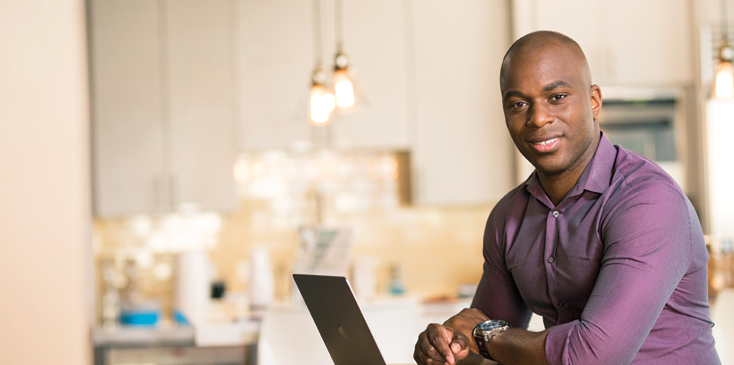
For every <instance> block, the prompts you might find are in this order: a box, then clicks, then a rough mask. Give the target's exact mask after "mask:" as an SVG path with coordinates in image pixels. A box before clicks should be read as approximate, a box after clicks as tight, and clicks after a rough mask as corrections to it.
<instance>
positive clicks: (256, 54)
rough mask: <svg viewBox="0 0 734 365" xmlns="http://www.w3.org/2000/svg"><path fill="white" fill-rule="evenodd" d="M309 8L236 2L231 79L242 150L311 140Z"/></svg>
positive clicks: (268, 0) (281, 0) (289, 1)
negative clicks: (234, 84) (232, 76)
mask: <svg viewBox="0 0 734 365" xmlns="http://www.w3.org/2000/svg"><path fill="white" fill-rule="evenodd" d="M312 7H313V6H312V2H311V1H293V0H239V1H238V2H237V9H236V11H237V24H236V32H235V43H236V49H237V53H236V57H235V60H236V61H235V67H236V68H235V69H236V74H235V78H236V80H237V83H238V90H237V100H238V101H239V103H240V104H239V105H240V107H239V108H238V112H237V120H238V123H239V137H240V138H239V140H240V143H239V146H240V147H241V148H243V149H247V150H255V149H264V148H286V147H288V146H289V145H291V143H293V142H294V141H298V140H310V139H311V126H310V124H309V120H308V114H307V111H308V109H307V107H308V92H309V88H310V82H311V72H312V71H313V67H314V61H313V59H314V57H313V47H312V44H313V43H312V40H313V35H312V30H311V29H312V28H311V19H312V16H311V9H312ZM324 61H327V60H324ZM324 66H327V63H326V62H325V63H324Z"/></svg>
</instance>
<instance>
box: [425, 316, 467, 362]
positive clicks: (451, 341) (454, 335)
mask: <svg viewBox="0 0 734 365" xmlns="http://www.w3.org/2000/svg"><path fill="white" fill-rule="evenodd" d="M470 343H471V340H470V339H469V338H468V337H466V336H465V335H464V334H462V333H461V332H458V331H455V330H454V329H453V328H451V327H445V326H442V325H440V324H438V323H431V324H429V325H428V327H426V330H425V331H423V332H422V333H421V334H420V335H419V336H418V342H416V344H415V351H414V352H413V359H415V361H416V363H418V365H445V364H449V365H453V364H456V362H457V361H460V360H463V359H464V358H466V357H467V355H469V347H470Z"/></svg>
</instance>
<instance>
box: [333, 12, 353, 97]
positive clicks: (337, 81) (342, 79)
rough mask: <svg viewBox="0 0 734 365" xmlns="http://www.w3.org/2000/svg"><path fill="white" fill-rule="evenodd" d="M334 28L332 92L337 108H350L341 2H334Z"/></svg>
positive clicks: (349, 86)
mask: <svg viewBox="0 0 734 365" xmlns="http://www.w3.org/2000/svg"><path fill="white" fill-rule="evenodd" d="M334 10H335V15H336V17H335V25H334V26H335V28H336V56H335V57H334V94H335V95H336V106H337V107H339V109H350V108H351V107H353V106H354V102H355V100H354V99H355V98H354V84H353V83H352V79H351V77H350V75H349V71H350V70H349V59H348V58H347V55H346V53H344V33H343V28H342V27H343V25H344V24H343V21H342V2H341V0H336V1H335V2H334Z"/></svg>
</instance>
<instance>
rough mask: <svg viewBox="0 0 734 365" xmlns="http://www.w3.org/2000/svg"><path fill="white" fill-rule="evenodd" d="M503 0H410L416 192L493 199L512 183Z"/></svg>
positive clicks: (424, 198)
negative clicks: (503, 83)
mask: <svg viewBox="0 0 734 365" xmlns="http://www.w3.org/2000/svg"><path fill="white" fill-rule="evenodd" d="M504 4H505V3H503V2H490V1H484V0H472V1H468V0H467V1H461V2H458V3H457V2H447V1H442V0H427V1H414V2H412V6H413V11H414V14H413V15H414V21H413V23H414V29H413V35H412V37H413V40H412V43H413V45H412V47H413V48H414V52H415V55H414V65H412V69H413V72H414V73H415V74H414V75H415V76H414V77H415V84H414V90H413V92H414V93H415V109H414V113H415V141H414V146H413V152H414V154H413V156H414V160H413V161H414V165H415V166H414V169H415V175H414V176H415V177H416V179H414V181H415V187H416V194H415V196H416V198H417V201H418V202H419V203H427V204H479V203H488V202H496V201H497V200H499V199H500V198H501V197H502V196H503V195H504V194H505V193H507V191H509V190H510V189H511V187H512V180H513V177H512V171H513V167H512V166H513V165H512V164H513V156H512V151H513V146H512V142H511V138H510V136H509V134H508V132H507V128H506V127H505V123H504V115H503V112H502V101H501V97H500V89H499V69H500V64H501V62H502V57H503V55H504V53H505V51H506V50H507V47H509V41H510V34H509V9H508V8H507V7H506V5H504Z"/></svg>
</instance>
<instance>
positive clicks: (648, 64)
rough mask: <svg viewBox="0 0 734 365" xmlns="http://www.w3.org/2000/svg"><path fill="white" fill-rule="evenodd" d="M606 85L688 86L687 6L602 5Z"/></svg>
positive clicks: (667, 0) (660, 0)
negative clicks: (606, 63) (606, 51)
mask: <svg viewBox="0 0 734 365" xmlns="http://www.w3.org/2000/svg"><path fill="white" fill-rule="evenodd" d="M604 7H605V9H604V12H603V15H604V18H603V22H604V24H605V25H606V32H605V41H606V43H607V44H608V54H607V57H608V67H607V72H608V74H609V75H608V76H609V80H610V81H612V82H613V83H614V84H616V85H622V86H672V85H683V84H687V83H690V82H692V81H693V69H692V60H693V56H692V55H693V54H694V52H692V45H691V34H692V33H691V22H692V21H691V15H690V11H691V9H689V1H687V0H645V1H639V0H605V1H604Z"/></svg>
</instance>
